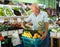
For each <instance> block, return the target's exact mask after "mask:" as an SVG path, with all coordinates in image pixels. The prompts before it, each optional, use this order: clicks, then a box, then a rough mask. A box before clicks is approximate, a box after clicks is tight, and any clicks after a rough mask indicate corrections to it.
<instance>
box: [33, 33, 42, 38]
mask: <svg viewBox="0 0 60 47" xmlns="http://www.w3.org/2000/svg"><path fill="white" fill-rule="evenodd" d="M33 38H41V36H40V35H39V34H38V33H35V34H34V36H33Z"/></svg>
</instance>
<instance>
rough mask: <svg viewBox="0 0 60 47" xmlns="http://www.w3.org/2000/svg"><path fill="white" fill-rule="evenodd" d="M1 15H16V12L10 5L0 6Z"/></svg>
mask: <svg viewBox="0 0 60 47" xmlns="http://www.w3.org/2000/svg"><path fill="white" fill-rule="evenodd" d="M0 16H14V13H13V12H12V10H11V9H10V8H8V7H0Z"/></svg>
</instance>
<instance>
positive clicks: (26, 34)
mask: <svg viewBox="0 0 60 47" xmlns="http://www.w3.org/2000/svg"><path fill="white" fill-rule="evenodd" d="M22 36H25V37H28V38H32V35H31V33H30V32H28V31H25V32H24V33H23V34H22Z"/></svg>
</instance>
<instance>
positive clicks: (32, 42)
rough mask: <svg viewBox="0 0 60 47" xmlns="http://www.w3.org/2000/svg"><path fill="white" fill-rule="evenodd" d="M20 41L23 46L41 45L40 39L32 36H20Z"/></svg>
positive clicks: (33, 46)
mask: <svg viewBox="0 0 60 47" xmlns="http://www.w3.org/2000/svg"><path fill="white" fill-rule="evenodd" d="M21 38H22V42H23V45H24V47H41V44H42V42H43V41H42V40H41V39H40V38H39V39H33V38H27V37H25V36H22V37H21Z"/></svg>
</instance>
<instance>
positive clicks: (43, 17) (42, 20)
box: [25, 11, 48, 30]
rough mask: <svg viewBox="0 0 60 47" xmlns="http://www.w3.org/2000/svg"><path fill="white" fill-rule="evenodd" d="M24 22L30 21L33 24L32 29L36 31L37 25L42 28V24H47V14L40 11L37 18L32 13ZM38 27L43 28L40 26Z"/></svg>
mask: <svg viewBox="0 0 60 47" xmlns="http://www.w3.org/2000/svg"><path fill="white" fill-rule="evenodd" d="M25 21H26V22H30V21H31V22H32V24H33V27H32V29H33V30H37V29H38V27H39V23H40V24H41V25H43V26H44V23H45V22H48V14H47V13H46V12H44V11H40V13H39V14H38V16H36V15H35V14H34V13H32V14H31V15H30V16H29V17H28V18H27V19H26V20H25ZM40 27H41V28H43V27H42V26H40Z"/></svg>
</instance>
